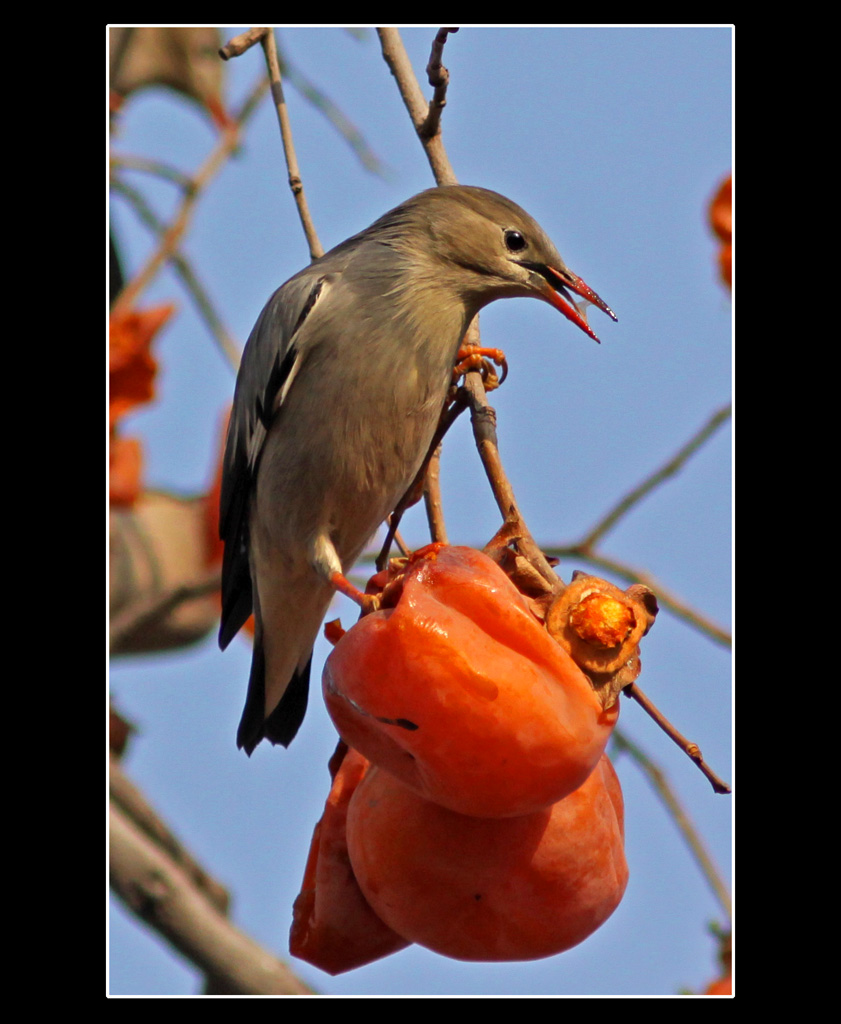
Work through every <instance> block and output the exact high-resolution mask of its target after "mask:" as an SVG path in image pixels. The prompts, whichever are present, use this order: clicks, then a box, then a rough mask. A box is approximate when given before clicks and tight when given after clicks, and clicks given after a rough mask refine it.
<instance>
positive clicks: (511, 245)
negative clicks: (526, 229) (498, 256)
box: [505, 231, 529, 252]
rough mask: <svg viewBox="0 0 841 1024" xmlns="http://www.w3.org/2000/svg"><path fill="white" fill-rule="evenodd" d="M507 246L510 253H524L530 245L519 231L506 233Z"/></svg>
mask: <svg viewBox="0 0 841 1024" xmlns="http://www.w3.org/2000/svg"><path fill="white" fill-rule="evenodd" d="M505 244H506V246H508V250H509V252H522V251H523V249H525V247H526V246H527V245H528V244H529V243H528V242H527V241H526V240H525V238H523V236H522V235H521V234H520V232H519V231H506V232H505Z"/></svg>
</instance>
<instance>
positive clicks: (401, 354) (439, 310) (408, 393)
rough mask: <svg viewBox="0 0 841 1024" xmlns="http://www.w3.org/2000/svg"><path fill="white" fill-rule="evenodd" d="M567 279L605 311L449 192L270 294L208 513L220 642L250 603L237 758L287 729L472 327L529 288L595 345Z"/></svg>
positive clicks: (536, 231) (415, 464)
mask: <svg viewBox="0 0 841 1024" xmlns="http://www.w3.org/2000/svg"><path fill="white" fill-rule="evenodd" d="M566 289H570V290H572V291H575V292H577V293H578V294H579V295H581V296H583V297H584V298H585V299H587V300H588V301H590V302H593V303H595V304H596V305H598V306H599V307H600V308H601V309H603V310H604V311H605V312H607V313H608V314H609V315H610V316H613V314H612V313H611V312H610V310H609V309H608V307H607V306H606V305H605V304H604V303H603V302H602V300H601V299H599V297H598V296H597V295H596V294H595V293H594V292H592V291H591V290H590V289H589V288H588V287H587V285H585V284H584V283H583V281H581V280H580V278H578V277H576V276H575V275H574V274H572V273H571V272H570V271H569V270H568V269H567V268H566V266H565V265H564V263H563V261H562V260H561V258H560V256H559V255H558V253H557V250H556V249H555V247H554V246H553V245H552V243H551V241H550V240H549V239H548V238H547V236H546V235H545V234H544V232H543V231H542V229H541V228H540V227H539V226H538V225H537V223H536V222H535V221H534V220H532V218H531V217H529V215H528V214H527V213H525V212H524V211H523V210H522V209H520V207H519V206H517V205H516V204H515V203H513V202H511V200H509V199H506V198H505V197H503V196H500V195H498V194H497V193H495V192H490V191H488V190H486V189H479V188H473V187H468V186H461V185H453V186H445V187H442V188H436V189H430V190H428V191H426V192H421V193H420V194H419V195H417V196H414V197H413V198H412V199H409V200H408V201H407V202H405V203H403V204H401V205H400V206H398V207H397V208H396V209H394V210H391V211H390V212H389V213H387V214H385V215H384V216H383V217H381V218H380V219H379V220H378V221H376V222H375V223H374V224H372V225H371V227H369V228H368V229H367V230H365V231H363V232H361V233H360V234H358V235H355V236H354V237H353V238H350V239H348V240H347V241H345V242H342V243H341V245H338V246H337V247H336V248H335V249H333V250H331V251H330V252H328V253H327V254H326V255H325V256H322V257H321V259H319V260H317V261H315V262H314V263H312V264H311V265H310V266H308V267H306V268H305V269H304V270H302V271H300V272H299V273H298V274H296V275H295V276H294V277H292V278H290V280H289V281H287V282H286V284H284V285H282V286H281V287H280V288H279V289H278V290H277V291H276V292H275V293H274V295H272V297H271V298H270V299H269V301H268V303H267V304H266V306H265V308H264V309H263V311H262V313H261V314H260V317H259V319H258V320H257V323H256V324H255V326H254V329H253V330H252V332H251V335H250V337H249V339H248V342H247V344H246V347H245V351H244V352H243V357H242V363H241V366H240V371H239V376H238V378H237V384H236V390H235V393H234V406H233V411H232V413H231V421H230V426H229V429H228V438H227V446H226V451H225V461H224V473H223V482H222V497H221V508H220V535H221V537H222V539H223V540H224V542H225V556H224V565H223V582H222V623H221V627H220V632H219V643H220V646H221V647H223V648H224V647H225V646H227V644H228V643H229V642H230V640H231V638H232V637H233V636H234V635H235V634H236V633H237V631H238V630H239V629H240V627H241V626H242V625H243V623H244V622H245V621H246V619H247V618H248V616H249V615H250V613H251V611H252V608H253V610H254V613H255V622H256V629H255V637H254V654H253V658H252V667H251V676H250V679H249V684H248V695H247V698H246V705H245V710H244V712H243V716H242V720H241V722H240V727H239V732H238V735H237V743H238V745H239V746H240V747H244V748H245V749H246V751H247V752H248V753H249V754H250V753H251V752H252V751H253V749H254V748H255V747H256V745H257V744H258V743H259V742H260V740H261V739H263V738H268V739H269V740H270V741H271V742H273V743H282V744H283V745H284V746H285V745H288V744H289V742H290V741H291V740H292V739H293V737H294V736H295V734H296V732H297V731H298V728H299V726H300V724H301V721H302V719H303V716H304V712H305V710H306V701H307V687H308V679H309V671H310V660H311V657H312V647H313V644H314V642H315V639H316V636H317V634H318V630H319V628H320V625H321V622H322V619H323V617H324V614H325V612H326V610H327V607H328V605H329V603H330V600H331V597H332V594H333V592H334V588H333V586H332V585H331V583H330V582H329V581H330V577H331V576H332V575H333V574H335V573H341V574H344V573H345V572H346V571H348V570H349V569H350V567H351V566H352V565H353V563H354V561H355V560H356V559H357V558H358V557H359V555H360V553H361V552H362V550H363V548H364V546H365V544H366V543H367V542H368V540H369V539H370V538H371V536H372V535H373V534H374V533H375V531H376V529H377V527H378V526H379V525H380V523H381V522H382V521H383V520H384V519H385V518H386V516H387V515H388V514H389V513H390V512H391V511H392V510H393V509H394V506H395V505H396V504H397V502H398V501H399V500H400V498H401V497H402V495H403V494H404V492H405V491H406V489H407V488H408V487H409V485H410V484H411V482H412V480H413V479H414V477H415V474H416V473H417V471H418V470H419V468H420V466H421V463H422V461H423V458H424V456H425V455H426V452H427V449H428V447H429V444H430V441H431V439H432V436H433V434H434V432H435V429H436V427H437V425H438V421H439V417H440V414H441V411H442V408H443V403H444V400H445V398H446V394H447V390H448V388H449V386H450V384H451V381H452V370H453V365H454V363H455V359H456V354H457V352H458V349H459V346H460V344H461V342H462V339H463V337H464V334H465V331H466V330H467V327H468V325H469V324H470V321H471V320H472V319H473V317H474V316H475V315H476V313H477V312H478V311H479V310H480V309H481V308H482V307H483V306H485V305H487V304H488V303H489V302H491V301H493V300H494V299H497V298H503V297H506V296H518V295H519V296H526V295H532V296H535V297H537V298H542V299H544V300H545V301H548V302H550V303H551V304H552V305H554V306H556V308H558V309H559V310H560V311H561V312H563V313H564V314H565V315H566V316H567V317H568V318H569V319H571V320H572V321H573V322H575V323H576V324H577V326H579V327H581V328H582V329H583V330H585V331H587V333H588V334H590V335H591V336H592V337H594V338H595V335H594V334H593V333H592V331H591V330H590V329H589V327H588V326H587V324H586V321H585V320H584V319H583V318H582V317H581V315H580V313H579V311H578V310H577V309H576V307H575V306H574V305H573V304H572V300H571V297H570V296H569V294H568V292H567V290H566ZM614 319H615V318H614Z"/></svg>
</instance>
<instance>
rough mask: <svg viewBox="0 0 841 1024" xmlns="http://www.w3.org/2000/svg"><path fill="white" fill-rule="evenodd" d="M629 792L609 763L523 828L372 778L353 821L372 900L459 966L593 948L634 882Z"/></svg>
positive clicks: (353, 839)
mask: <svg viewBox="0 0 841 1024" xmlns="http://www.w3.org/2000/svg"><path fill="white" fill-rule="evenodd" d="M623 813H624V812H623V802H622V791H621V788H620V785H619V780H618V779H617V777H616V773H615V772H614V770H613V767H612V765H611V764H610V762H609V761H608V759H607V758H606V757H603V758H602V759H601V760H600V762H599V764H598V767H597V768H596V770H595V771H594V772H593V773H592V775H591V776H590V777H589V778H588V779H587V780H586V781H585V782H584V783H583V785H582V786H580V787H579V789H577V790H576V791H575V792H574V793H572V794H570V795H569V796H567V797H566V798H565V799H564V800H561V801H559V802H558V803H556V804H554V805H553V806H552V807H549V808H545V809H543V810H541V811H537V812H534V813H532V814H529V815H524V816H520V817H516V818H491V819H488V818H476V817H472V816H467V815H460V814H456V813H455V812H453V811H449V810H447V809H446V808H444V807H440V806H438V805H437V804H434V803H432V802H430V801H428V800H424V799H423V798H422V797H419V796H418V795H417V794H416V793H415V792H413V791H412V790H410V789H409V788H408V787H406V786H404V785H402V784H401V783H400V782H398V781H397V780H396V779H395V778H394V777H393V776H391V775H390V774H389V773H388V772H384V771H381V770H378V769H376V768H371V769H370V770H369V771H368V773H367V775H366V776H365V778H364V779H363V780H362V782H361V783H360V785H359V786H358V787H357V789H356V792H355V793H354V795H353V797H352V799H351V801H350V806H349V809H348V817H347V841H348V850H349V853H350V858H351V863H352V865H353V869H354V873H355V875H356V878H357V881H358V883H359V885H360V888H361V889H362V891H363V893H364V894H365V897H366V899H367V900H368V902H369V903H370V905H371V906H372V907H373V908H374V910H375V911H376V913H377V914H378V916H379V917H380V918H381V919H382V920H383V921H385V922H386V924H388V925H389V927H391V928H392V929H393V930H394V931H395V932H397V933H399V934H401V935H403V936H404V937H405V938H406V939H409V940H411V941H414V942H417V943H420V944H421V945H423V946H426V947H428V948H429V949H432V950H434V951H435V952H437V953H440V954H442V955H445V956H449V957H454V958H456V959H460V960H532V959H537V958H539V957H546V956H553V955H555V954H557V953H561V952H563V951H564V950H567V949H570V948H571V947H572V946H575V945H577V944H578V943H579V942H582V941H583V940H584V939H586V938H587V937H588V936H589V935H591V934H592V933H593V932H594V931H595V930H596V929H597V928H598V927H599V926H600V925H602V924H603V923H604V921H605V920H607V918H608V917H609V916H610V915H611V914H612V913H613V911H614V910H615V909H616V907H617V906H618V904H619V901H620V900H621V898H622V895H623V893H624V891H625V887H626V885H627V881H628V867H627V863H626V861H625V854H624V819H623Z"/></svg>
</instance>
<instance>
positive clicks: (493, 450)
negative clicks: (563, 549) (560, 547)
mask: <svg viewBox="0 0 841 1024" xmlns="http://www.w3.org/2000/svg"><path fill="white" fill-rule="evenodd" d="M464 387H465V390H466V392H467V394H468V398H469V402H470V409H471V420H472V423H473V436H474V439H475V441H476V447H477V448H478V450H479V457H480V458H481V460H482V465H483V466H484V467H485V473H486V475H487V477H488V481H489V482H490V485H491V490H492V491H493V495H494V498H495V499H496V503H497V507H498V508H499V511H500V513H501V514H502V518H503V519H505V520H506V521H511V520H516V521H517V531H516V541H517V548H518V550H519V551H520V554H521V555H523V557H524V558H526V559H527V560H528V561H529V562H530V563H531V564H532V565H533V566H534V568H535V569H537V571H538V572H539V573H540V575H541V576H542V577H543V579H544V580H546V582H547V583H549V585H550V586H551V588H552V589H553V590H555V589H559V588H560V587H561V586H562V582H561V580H560V578H559V577H558V575H557V573H556V572H555V571H554V570H553V569H552V566H551V565H550V564H549V563H548V562H547V561H546V557H545V555H544V554H543V552H542V551H541V549H540V547H539V546H538V544H537V543H536V542H535V540H534V537H532V535H531V533H530V532H529V530H528V528H527V526H526V524H525V522H524V521H523V517H522V515H521V514H520V510H519V508H518V506H517V501H516V498H515V497H514V489H513V488H512V487H511V483H510V481H509V480H508V477H507V476H506V474H505V470H504V469H503V468H502V459H501V458H500V456H499V446H498V444H497V438H496V410H495V409H493V408H492V407H491V406H490V405H489V404H488V400H487V397H486V395H485V388H484V385H483V383H482V374H481V373H480V372H479V371H478V370H471V371H470V372H469V373H466V374H465V376H464Z"/></svg>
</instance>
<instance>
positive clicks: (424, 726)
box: [323, 545, 619, 817]
mask: <svg viewBox="0 0 841 1024" xmlns="http://www.w3.org/2000/svg"><path fill="white" fill-rule="evenodd" d="M323 692H324V699H325V701H326V704H327V708H328V711H329V712H330V715H331V717H332V719H333V722H334V724H335V726H336V728H337V729H338V731H339V734H340V735H341V736H342V738H343V739H344V740H345V742H346V743H348V745H349V746H351V747H354V748H355V749H357V750H358V751H359V752H360V753H362V754H363V755H364V756H365V757H367V758H368V759H369V760H370V761H371V762H372V763H373V764H376V765H378V766H379V767H381V768H383V769H385V770H387V771H389V772H391V773H392V774H394V775H395V776H396V777H397V778H398V779H400V780H401V781H402V782H403V783H405V784H406V785H407V786H409V787H411V788H412V789H414V790H415V791H416V792H417V793H418V794H420V795H421V796H423V797H426V798H428V799H429V800H433V801H435V802H436V803H439V804H441V805H443V806H444V807H446V808H448V809H450V810H452V811H457V812H459V813H461V814H472V815H476V816H479V817H504V816H509V815H523V814H527V813H529V812H532V811H536V810H538V809H540V808H543V807H547V806H549V805H551V804H554V803H556V802H557V801H558V800H561V799H562V798H563V797H565V796H567V795H568V794H569V793H572V792H574V791H575V790H577V789H578V788H579V786H581V785H582V783H583V782H584V780H585V779H586V778H587V777H588V776H589V775H590V773H591V772H592V771H593V769H594V768H595V767H596V765H597V764H598V762H599V758H600V757H601V756H602V754H603V752H604V749H605V746H606V744H607V741H608V739H609V737H610V733H611V731H612V729H613V726H614V724H615V723H616V719H617V717H618V714H619V705H618V702H617V703H616V704H614V706H613V707H611V708H610V709H608V710H604V709H603V708H602V705H601V702H600V701H599V698H598V696H597V694H596V693H595V691H594V689H593V687H592V685H591V683H590V680H589V679H588V678H587V676H586V675H585V674H584V673H583V672H582V671H581V669H579V668H578V667H577V665H576V664H575V663H574V662H573V660H572V659H571V657H570V656H569V655H568V654H567V653H566V651H564V650H563V648H561V647H560V645H559V644H558V643H556V642H555V640H553V639H552V637H551V636H550V635H549V634H548V633H547V631H546V629H545V627H544V625H543V623H542V622H541V621H540V620H539V619H537V617H536V616H535V615H534V614H533V613H532V612H531V610H530V608H529V605H528V603H527V601H526V599H525V598H524V597H523V595H522V594H521V593H520V592H519V590H517V588H516V587H515V586H514V584H513V583H512V582H511V581H510V580H509V578H508V577H507V576H506V574H505V573H504V572H503V571H502V569H501V568H500V567H499V566H498V565H497V564H496V563H495V562H494V561H492V560H491V559H490V558H488V557H487V555H485V554H483V553H482V552H481V551H477V550H474V549H473V548H466V547H449V546H442V545H431V546H430V548H429V549H424V550H422V551H421V552H420V553H416V557H415V558H414V560H410V562H409V564H408V566H407V568H406V571H405V575H404V577H403V581H402V588H401V589H400V590H399V596H398V597H397V599H396V602H395V603H394V604H393V606H391V607H383V608H381V609H380V610H379V611H376V612H373V613H371V614H368V615H365V616H364V617H363V618H362V619H360V621H359V622H357V623H356V624H355V625H354V626H352V627H351V629H349V630H348V631H347V632H346V633H345V634H344V636H342V638H341V639H340V640H339V641H338V643H337V645H336V647H335V648H334V650H333V651H332V653H331V654H330V656H329V658H328V659H327V663H326V665H325V668H324V674H323Z"/></svg>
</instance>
